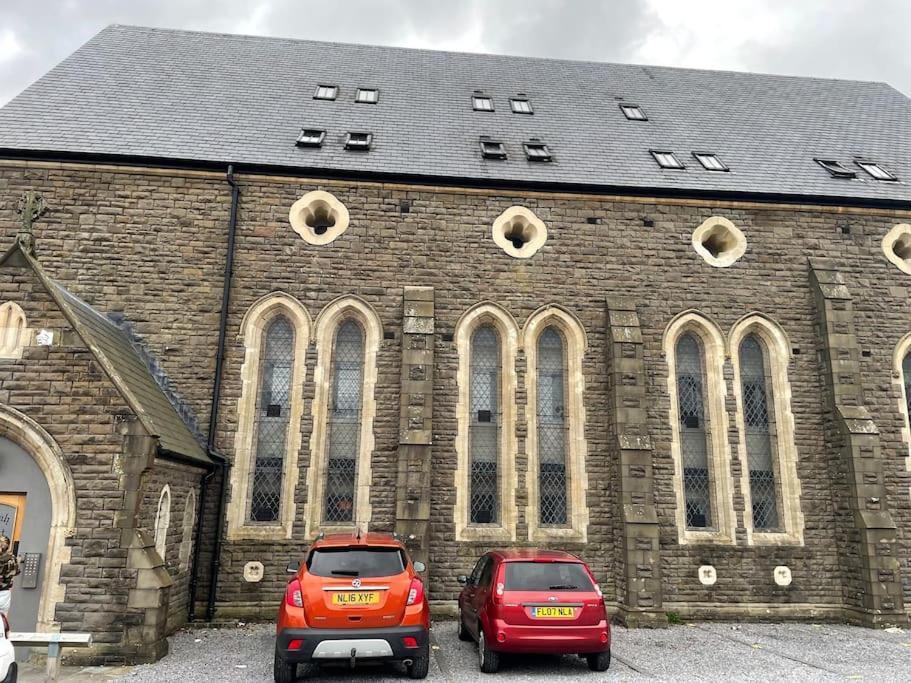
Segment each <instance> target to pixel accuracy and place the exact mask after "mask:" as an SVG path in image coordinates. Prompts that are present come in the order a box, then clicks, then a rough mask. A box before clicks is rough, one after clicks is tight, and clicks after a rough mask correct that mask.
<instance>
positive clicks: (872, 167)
mask: <svg viewBox="0 0 911 683" xmlns="http://www.w3.org/2000/svg"><path fill="white" fill-rule="evenodd" d="M854 163H856V164H857V165H858V166H860V167H861V168H862V169H864V170H865V171H866V172H867V173H868V174H869V175H870V176H872V177H874V178H876V179H877V180H898V178H896V177H895V176H894V175H892V174H891V173H889V171H887V170H886V169H884V168H883V167H882V166H880V165H879V164H877V163H876V162H875V161H866V160H864V159H858V160H857V161H855V162H854Z"/></svg>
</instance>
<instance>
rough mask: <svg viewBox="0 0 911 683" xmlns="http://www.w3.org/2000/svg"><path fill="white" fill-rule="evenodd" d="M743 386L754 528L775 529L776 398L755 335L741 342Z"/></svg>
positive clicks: (764, 356)
mask: <svg viewBox="0 0 911 683" xmlns="http://www.w3.org/2000/svg"><path fill="white" fill-rule="evenodd" d="M740 384H741V396H742V400H743V425H744V432H745V433H744V438H745V442H746V456H747V465H748V467H749V482H750V499H751V501H752V508H753V528H754V529H756V530H757V531H765V530H774V529H777V528H778V526H779V523H778V520H779V515H778V487H777V485H776V476H775V464H774V460H775V454H776V453H777V451H778V446H777V444H776V438H777V437H776V434H775V430H774V423H773V421H772V416H773V415H774V406H773V401H774V397H773V396H772V388H771V382H770V381H769V374H768V363H767V362H766V350H765V344H764V343H763V342H762V340H761V339H760V338H759V337H758V336H757V335H755V334H750V335H747V336H746V337H745V338H744V340H743V341H742V342H741V343H740Z"/></svg>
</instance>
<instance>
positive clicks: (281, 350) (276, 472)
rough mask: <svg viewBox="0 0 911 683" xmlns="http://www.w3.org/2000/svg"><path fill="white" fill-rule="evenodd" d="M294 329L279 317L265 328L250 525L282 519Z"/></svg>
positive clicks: (284, 318) (286, 320)
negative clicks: (280, 514)
mask: <svg viewBox="0 0 911 683" xmlns="http://www.w3.org/2000/svg"><path fill="white" fill-rule="evenodd" d="M293 363H294V328H293V327H292V325H291V322H290V321H289V320H288V318H287V317H285V316H284V315H277V316H275V318H273V320H272V321H271V322H270V323H269V326H268V327H267V328H266V340H265V344H264V345H263V355H262V361H261V368H262V374H261V376H260V384H259V396H258V401H257V405H256V424H255V430H256V457H255V459H254V461H253V485H252V493H251V495H250V511H249V517H248V521H250V522H266V523H274V522H276V521H278V519H279V513H280V508H281V497H282V495H281V494H282V472H283V470H284V461H285V454H286V453H287V443H288V424H289V419H288V418H289V413H290V411H289V408H290V396H291V375H292V369H293Z"/></svg>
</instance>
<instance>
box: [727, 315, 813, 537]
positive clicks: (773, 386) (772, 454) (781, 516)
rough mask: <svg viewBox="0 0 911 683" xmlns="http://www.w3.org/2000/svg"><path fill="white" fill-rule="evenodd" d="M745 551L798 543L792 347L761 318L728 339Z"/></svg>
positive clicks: (752, 319)
mask: <svg viewBox="0 0 911 683" xmlns="http://www.w3.org/2000/svg"><path fill="white" fill-rule="evenodd" d="M730 349H731V360H732V362H733V366H734V384H733V386H734V396H735V399H736V404H737V413H736V422H737V429H738V431H739V452H740V453H739V460H740V470H741V475H740V488H741V490H742V492H743V499H744V501H743V502H744V509H743V526H744V528H745V530H746V542H747V545H781V544H789V545H799V544H802V543H803V513H802V511H801V506H800V480H799V479H798V475H797V447H796V445H795V442H794V416H793V414H792V413H791V388H790V382H789V380H788V360H789V358H790V350H791V345H790V343H789V342H788V339H787V336H786V335H785V333H784V331H783V330H782V329H781V328H780V327H779V326H778V324H777V323H775V322H774V321H772V320H771V319H770V318H767V317H766V316H764V315H761V314H751V315H749V316H747V317H745V318H743V319H742V320H740V321H739V322H737V323H736V324H735V325H734V327H733V328H732V330H731V335H730Z"/></svg>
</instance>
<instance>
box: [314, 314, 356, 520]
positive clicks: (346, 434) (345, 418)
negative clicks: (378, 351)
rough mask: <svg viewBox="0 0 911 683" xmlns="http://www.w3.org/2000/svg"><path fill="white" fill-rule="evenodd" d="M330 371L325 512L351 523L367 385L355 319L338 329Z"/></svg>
mask: <svg viewBox="0 0 911 683" xmlns="http://www.w3.org/2000/svg"><path fill="white" fill-rule="evenodd" d="M330 375H331V379H330V386H331V398H330V400H331V404H330V406H329V411H328V414H327V420H326V422H327V435H326V439H327V444H328V446H327V457H326V489H325V501H324V503H325V509H324V513H323V514H324V519H325V521H327V522H331V523H335V524H348V523H351V522H353V521H354V508H355V490H356V480H357V461H358V453H359V450H360V431H361V406H362V402H363V398H362V397H363V389H364V332H363V330H362V329H361V326H360V325H359V324H358V323H357V322H356V321H354V320H352V319H348V320H346V321H345V322H343V323H342V324H341V325H340V326H339V328H338V331H337V332H336V335H335V344H334V345H333V353H332V369H331V373H330Z"/></svg>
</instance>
